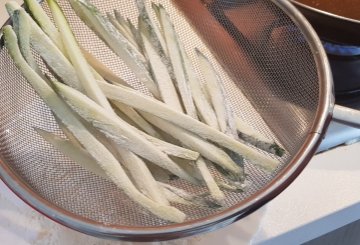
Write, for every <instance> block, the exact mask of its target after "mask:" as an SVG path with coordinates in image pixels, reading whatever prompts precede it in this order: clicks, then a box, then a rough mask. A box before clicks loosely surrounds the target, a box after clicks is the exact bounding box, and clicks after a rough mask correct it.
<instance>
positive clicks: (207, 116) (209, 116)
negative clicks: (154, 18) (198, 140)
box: [180, 46, 220, 130]
mask: <svg viewBox="0 0 360 245" xmlns="http://www.w3.org/2000/svg"><path fill="white" fill-rule="evenodd" d="M180 51H181V55H182V57H183V61H184V68H185V72H186V74H187V80H188V83H189V85H190V89H191V94H192V96H193V99H194V102H195V106H196V109H197V111H198V112H199V114H200V118H201V119H202V120H203V121H204V122H205V123H206V124H207V125H209V126H210V127H213V128H215V129H217V130H219V129H220V128H219V124H218V121H217V118H216V114H215V111H214V109H213V108H212V106H211V104H210V103H209V102H208V100H207V99H206V97H205V95H204V93H203V91H202V88H201V83H200V80H199V79H198V77H197V75H196V73H195V70H194V67H193V66H192V63H191V61H190V59H189V57H188V55H187V54H186V52H185V50H184V47H182V46H180Z"/></svg>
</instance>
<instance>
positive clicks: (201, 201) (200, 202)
mask: <svg viewBox="0 0 360 245" xmlns="http://www.w3.org/2000/svg"><path fill="white" fill-rule="evenodd" d="M159 184H160V185H161V186H162V187H164V188H166V189H168V190H170V191H171V192H173V193H174V194H176V195H178V196H179V197H181V198H182V199H185V200H186V201H188V202H191V203H192V204H193V205H195V206H199V207H204V208H220V207H221V206H219V205H218V204H217V203H215V202H212V201H209V200H207V199H205V198H203V196H205V195H206V193H205V194H202V195H193V194H189V193H187V192H186V191H185V190H183V189H180V188H177V187H175V186H172V185H169V184H166V183H162V182H159Z"/></svg>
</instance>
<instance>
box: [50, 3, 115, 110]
mask: <svg viewBox="0 0 360 245" xmlns="http://www.w3.org/2000/svg"><path fill="white" fill-rule="evenodd" d="M47 3H48V5H49V7H50V10H51V12H52V15H53V17H54V20H55V23H56V25H57V27H58V28H59V31H60V34H61V40H62V42H63V43H64V46H65V50H66V53H67V54H68V55H69V58H70V61H71V63H72V64H73V66H74V68H75V71H76V74H77V76H78V78H79V81H80V82H81V85H82V87H83V88H84V91H85V92H86V94H87V95H88V96H89V97H90V98H91V99H93V100H94V101H95V102H96V103H98V104H99V105H101V106H102V107H104V108H105V109H106V110H107V111H109V112H111V111H112V108H111V105H110V103H109V101H108V100H107V98H106V97H105V95H104V94H103V93H102V92H101V90H100V88H99V86H98V84H97V83H96V80H95V77H94V75H93V73H92V72H91V68H90V66H89V64H88V63H87V62H86V59H85V58H84V56H83V55H82V52H81V49H80V47H79V45H78V43H77V41H76V38H75V36H74V35H73V33H72V30H71V29H70V26H69V24H68V22H67V20H66V18H65V16H64V14H63V12H62V10H61V9H60V7H59V5H58V4H57V2H56V1H55V0H47Z"/></svg>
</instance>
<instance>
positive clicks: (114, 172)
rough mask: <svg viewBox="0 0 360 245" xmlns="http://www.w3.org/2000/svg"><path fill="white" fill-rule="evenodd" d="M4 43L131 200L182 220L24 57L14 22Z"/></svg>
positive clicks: (64, 120) (16, 62)
mask: <svg viewBox="0 0 360 245" xmlns="http://www.w3.org/2000/svg"><path fill="white" fill-rule="evenodd" d="M3 34H4V37H5V46H6V48H7V50H8V52H9V54H10V56H11V58H12V59H13V60H14V63H15V65H16V66H17V67H18V69H19V70H20V71H21V72H22V74H23V75H24V77H26V79H27V80H28V82H29V83H30V84H31V85H32V87H33V88H34V90H35V91H36V92H37V93H38V95H39V96H40V97H41V98H42V99H43V100H44V101H45V103H46V104H47V105H48V106H49V107H50V109H51V110H52V111H53V112H54V113H55V114H56V116H57V117H59V118H60V119H61V120H62V121H63V123H64V124H65V125H66V126H67V127H68V128H69V130H70V131H71V132H72V133H73V134H74V136H75V137H76V138H77V139H78V140H79V141H80V143H81V144H82V145H83V146H84V148H85V149H86V150H87V151H88V152H89V154H91V156H92V157H93V158H94V159H95V160H96V162H97V163H98V164H99V166H100V167H101V168H102V169H103V170H104V171H105V173H106V175H107V176H108V177H109V178H110V180H111V181H113V182H114V183H115V184H116V185H117V186H118V187H119V188H121V189H122V190H123V191H124V192H125V194H127V195H128V196H129V197H130V198H131V199H132V200H134V201H135V202H137V203H138V204H140V205H141V206H143V207H145V208H146V209H147V210H149V211H150V212H152V213H153V214H155V215H156V216H158V217H160V218H162V219H165V220H169V221H172V222H183V221H184V219H185V214H184V213H182V212H181V211H179V210H178V209H176V208H174V207H170V206H166V205H160V204H158V203H156V202H154V201H152V200H151V199H149V198H147V197H146V196H145V195H143V194H141V193H140V192H139V191H138V190H137V189H136V187H135V186H134V185H133V183H132V182H131V180H130V179H129V178H128V176H127V175H126V173H125V171H124V170H123V168H122V167H121V165H120V164H119V162H118V161H117V160H116V159H115V158H114V156H113V155H112V154H111V153H110V152H109V151H108V150H107V149H106V148H105V147H104V145H102V144H101V143H100V142H99V141H98V140H97V139H96V138H95V137H94V136H93V135H92V134H90V133H89V132H88V131H87V130H86V128H85V127H84V126H83V125H82V124H81V122H80V121H79V120H78V119H77V118H76V117H74V116H73V114H72V111H71V110H70V108H69V107H68V106H67V105H66V104H65V103H64V101H63V100H62V99H61V98H60V97H59V96H58V95H57V94H56V93H55V91H54V90H53V89H52V88H51V87H50V86H49V85H48V84H47V83H46V82H45V81H44V80H43V79H42V78H41V77H40V76H39V75H38V74H37V73H36V72H35V71H34V70H32V68H31V67H30V66H29V65H28V64H27V62H26V61H25V59H24V58H23V57H22V55H21V52H20V49H19V46H18V40H17V38H16V34H15V33H14V31H13V30H12V28H11V26H5V27H4V28H3Z"/></svg>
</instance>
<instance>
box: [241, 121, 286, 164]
mask: <svg viewBox="0 0 360 245" xmlns="http://www.w3.org/2000/svg"><path fill="white" fill-rule="evenodd" d="M235 120H236V128H237V130H238V134H239V137H240V139H242V140H244V141H246V142H248V143H249V144H251V145H253V146H255V147H257V148H259V149H261V150H264V151H266V152H269V153H272V154H275V155H277V156H279V157H281V156H283V155H284V153H285V150H284V149H283V148H281V147H280V146H279V145H278V144H277V143H276V142H275V141H273V140H271V139H268V138H266V137H265V136H264V135H262V134H261V133H259V132H258V131H256V130H255V129H253V128H252V127H251V126H250V125H248V124H247V123H246V122H244V121H243V120H242V119H240V118H239V117H237V118H236V119H235Z"/></svg>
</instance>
